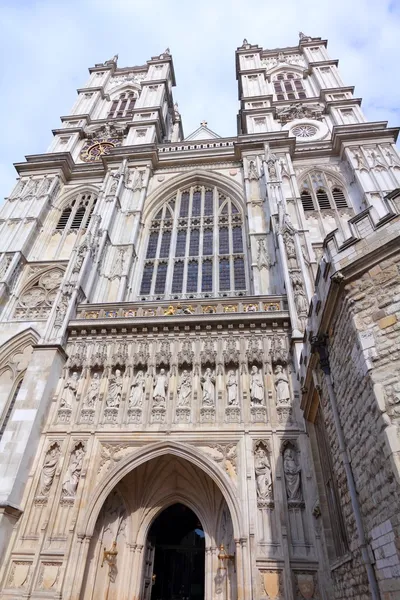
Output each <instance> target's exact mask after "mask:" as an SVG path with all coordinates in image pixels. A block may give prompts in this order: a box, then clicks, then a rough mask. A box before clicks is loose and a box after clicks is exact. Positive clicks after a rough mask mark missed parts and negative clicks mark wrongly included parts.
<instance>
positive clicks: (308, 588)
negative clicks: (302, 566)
mask: <svg viewBox="0 0 400 600" xmlns="http://www.w3.org/2000/svg"><path fill="white" fill-rule="evenodd" d="M295 577H296V600H302V599H304V600H312V599H315V600H317V598H319V594H318V591H317V590H318V586H317V574H316V573H315V572H311V571H299V572H296V573H295Z"/></svg>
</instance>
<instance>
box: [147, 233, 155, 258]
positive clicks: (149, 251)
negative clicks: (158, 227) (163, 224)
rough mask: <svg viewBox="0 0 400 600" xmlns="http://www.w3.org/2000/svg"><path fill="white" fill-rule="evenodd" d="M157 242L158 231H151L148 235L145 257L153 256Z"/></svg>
mask: <svg viewBox="0 0 400 600" xmlns="http://www.w3.org/2000/svg"><path fill="white" fill-rule="evenodd" d="M157 242H158V231H152V232H151V233H150V237H149V244H148V246H147V256H146V258H155V256H156V252H157Z"/></svg>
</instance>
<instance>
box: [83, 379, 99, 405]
mask: <svg viewBox="0 0 400 600" xmlns="http://www.w3.org/2000/svg"><path fill="white" fill-rule="evenodd" d="M99 392H100V377H99V374H98V373H94V374H93V377H92V380H91V382H90V385H89V389H88V392H87V394H86V398H85V400H84V405H85V407H86V408H93V407H94V405H95V404H96V402H97V400H98V398H99Z"/></svg>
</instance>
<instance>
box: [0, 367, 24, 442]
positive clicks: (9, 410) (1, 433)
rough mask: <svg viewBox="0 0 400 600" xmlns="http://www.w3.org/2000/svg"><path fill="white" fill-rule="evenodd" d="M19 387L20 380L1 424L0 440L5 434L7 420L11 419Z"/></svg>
mask: <svg viewBox="0 0 400 600" xmlns="http://www.w3.org/2000/svg"><path fill="white" fill-rule="evenodd" d="M21 385H22V378H21V379H20V380H19V382H18V384H17V387H16V388H15V391H14V394H13V397H12V398H11V402H10V403H9V405H8V408H7V412H6V414H5V415H4V418H3V422H2V424H1V427H0V440H1V438H2V437H3V433H4V432H5V430H6V427H7V425H8V422H9V420H10V418H11V414H12V412H13V410H14V406H15V402H16V400H17V396H18V392H19V390H20V388H21Z"/></svg>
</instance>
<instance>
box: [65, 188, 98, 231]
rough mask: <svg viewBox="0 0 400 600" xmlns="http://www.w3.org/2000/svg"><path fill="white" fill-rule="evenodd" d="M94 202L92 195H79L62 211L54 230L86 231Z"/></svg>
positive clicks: (94, 198)
mask: <svg viewBox="0 0 400 600" xmlns="http://www.w3.org/2000/svg"><path fill="white" fill-rule="evenodd" d="M96 200H97V198H96V197H95V196H93V194H79V195H78V196H77V197H76V198H74V199H73V200H72V201H71V202H70V203H69V204H68V206H66V207H65V208H64V210H63V211H62V213H61V215H60V218H59V220H58V223H57V226H56V229H59V230H60V229H61V230H63V229H80V228H83V229H87V227H88V226H89V223H90V219H91V217H92V214H93V211H94V208H95V206H96Z"/></svg>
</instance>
